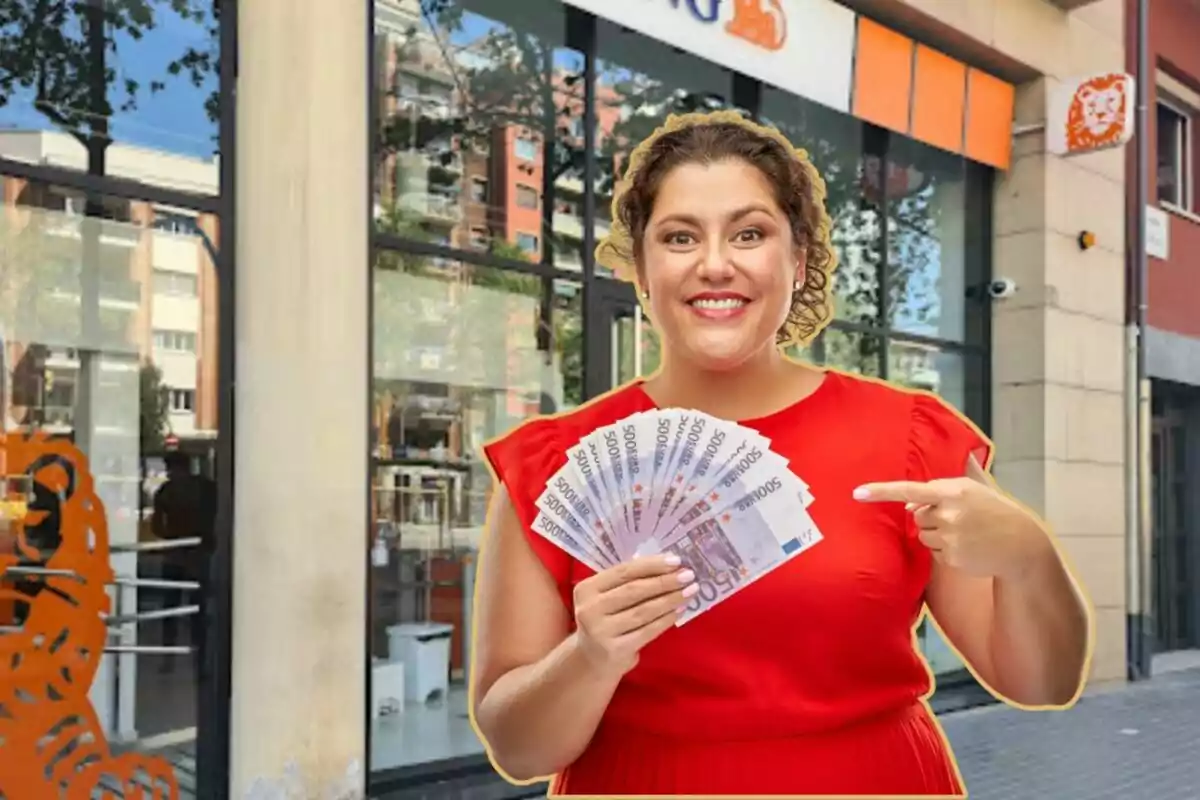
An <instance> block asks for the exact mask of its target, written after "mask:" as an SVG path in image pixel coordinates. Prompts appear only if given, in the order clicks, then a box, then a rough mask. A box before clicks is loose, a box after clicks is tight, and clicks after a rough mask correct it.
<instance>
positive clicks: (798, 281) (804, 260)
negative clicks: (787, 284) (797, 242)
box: [792, 247, 808, 286]
mask: <svg viewBox="0 0 1200 800" xmlns="http://www.w3.org/2000/svg"><path fill="white" fill-rule="evenodd" d="M807 269H808V250H806V249H805V248H803V247H797V248H796V273H795V275H794V276H793V278H792V281H793V283H794V284H795V285H797V286H803V285H804V278H805V274H806V271H807Z"/></svg>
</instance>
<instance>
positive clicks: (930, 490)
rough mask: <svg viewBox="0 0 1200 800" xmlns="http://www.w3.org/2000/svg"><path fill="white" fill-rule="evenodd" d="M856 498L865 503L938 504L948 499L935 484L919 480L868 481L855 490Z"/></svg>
mask: <svg viewBox="0 0 1200 800" xmlns="http://www.w3.org/2000/svg"><path fill="white" fill-rule="evenodd" d="M854 499H855V500H858V501H860V502H864V503H916V504H918V505H923V506H932V505H937V504H938V503H940V502H942V500H944V499H946V498H945V495H944V494H943V493H942V492H940V491H938V489H937V488H936V487H934V486H931V485H930V484H928V483H920V482H919V481H890V482H887V483H867V484H863V485H862V486H859V487H858V488H857V489H855V490H854Z"/></svg>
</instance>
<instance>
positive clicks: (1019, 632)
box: [472, 111, 1089, 796]
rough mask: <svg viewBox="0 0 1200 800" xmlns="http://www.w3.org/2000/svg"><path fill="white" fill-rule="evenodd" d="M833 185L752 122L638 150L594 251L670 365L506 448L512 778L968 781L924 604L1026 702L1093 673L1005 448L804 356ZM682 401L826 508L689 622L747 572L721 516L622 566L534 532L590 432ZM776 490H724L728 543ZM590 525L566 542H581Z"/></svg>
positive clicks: (725, 114)
mask: <svg viewBox="0 0 1200 800" xmlns="http://www.w3.org/2000/svg"><path fill="white" fill-rule="evenodd" d="M824 193H825V187H824V185H823V183H822V182H821V181H820V179H819V177H818V176H817V175H816V173H815V170H814V169H813V168H812V166H811V164H810V163H809V161H808V158H807V154H806V153H804V152H803V151H797V150H794V149H793V148H792V147H791V145H789V144H788V143H787V141H786V140H784V139H783V137H782V136H781V135H780V134H779V132H778V131H774V130H771V129H769V128H765V127H763V126H760V125H757V124H755V123H753V122H751V121H749V120H746V119H744V118H742V117H741V116H740V115H738V114H737V113H736V112H731V111H717V112H710V113H703V114H701V113H695V114H686V115H681V116H672V117H670V118H668V119H667V121H666V122H665V123H664V124H663V126H661V127H660V128H659V129H658V130H656V131H655V132H654V133H653V134H651V136H650V137H649V138H648V139H647V140H646V141H645V142H643V143H642V144H641V145H639V146H638V147H637V148H636V149H635V150H634V152H633V154H632V156H631V158H630V166H629V171H628V173H627V174H626V176H625V179H624V180H623V181H622V183H621V184H620V186H619V187H618V194H617V197H616V199H615V200H614V203H613V208H614V212H615V213H614V218H615V224H614V229H613V234H612V236H611V238H610V239H608V240H606V241H605V242H603V243H601V245H600V246H599V247H598V248H597V257H598V258H600V259H603V260H606V261H608V263H610V265H612V266H613V267H614V269H615V271H616V273H617V274H618V275H622V274H624V275H631V276H633V277H635V279H636V281H637V283H638V284H639V285H640V286H641V287H643V291H642V298H643V301H644V302H645V303H647V305H648V306H649V311H650V317H651V319H652V321H653V323H654V325H655V327H656V329H657V330H658V332H659V333H660V335H661V337H662V342H663V358H662V365H661V366H660V368H659V370H658V371H657V372H656V373H655V374H654V375H653V376H651V377H650V378H648V379H645V380H637V381H634V382H632V383H630V384H627V385H626V386H624V387H621V388H619V389H617V390H615V391H613V392H611V393H609V394H608V395H606V396H605V397H603V398H600V399H598V400H596V401H595V402H592V403H588V404H586V405H584V406H582V407H581V408H579V409H577V410H574V411H572V412H570V413H566V414H559V415H555V416H552V417H541V418H539V419H536V420H533V421H531V422H530V423H529V424H526V425H522V426H520V427H518V428H517V429H516V430H514V431H511V432H509V433H508V434H505V435H504V436H502V437H500V438H499V439H497V440H494V441H492V442H491V443H489V444H488V445H487V446H486V447H485V448H484V453H485V455H486V456H487V458H488V460H489V462H490V464H491V466H492V469H493V472H494V475H495V478H496V484H497V485H496V489H495V493H494V495H493V499H492V502H491V505H490V511H489V518H488V524H487V527H486V531H485V541H486V543H487V549H486V557H485V558H483V559H481V563H480V569H479V575H478V582H477V584H476V592H477V594H476V596H477V604H476V607H477V610H478V619H477V627H476V638H475V641H476V648H475V668H474V672H473V675H472V681H473V685H472V689H473V695H472V697H473V704H472V711H473V713H474V719H475V721H476V724H477V725H478V729H479V731H480V734H481V735H482V736H483V737H484V738H485V740H486V741H487V743H488V745H489V746H490V747H489V755H490V757H491V758H492V760H493V763H494V764H495V766H496V767H497V769H498V770H500V771H502V772H503V773H504V774H506V775H507V776H509V777H510V778H511V779H512V780H517V781H528V780H532V779H536V778H538V777H540V776H544V775H548V774H554V775H555V778H554V784H553V791H555V792H556V793H559V794H572V795H602V794H603V795H622V794H730V795H734V794H801V795H809V796H812V795H843V796H844V795H868V794H870V795H875V794H905V795H910V796H947V795H960V794H962V793H963V785H962V780H961V778H960V776H959V774H958V770H957V766H956V764H955V761H954V757H953V754H952V753H951V751H950V748H949V746H948V744H947V743H946V742H945V740H944V738H943V736H942V734H941V730H940V728H939V726H938V723H937V722H936V720H935V719H934V717H933V715H932V713H931V711H930V709H929V707H928V705H927V704H926V703H925V702H924V698H925V697H926V696H927V694H928V691H929V689H930V675H929V672H928V671H927V669H926V667H925V665H924V664H923V663H922V662H921V661H920V659H919V658H917V654H916V652H915V650H914V642H913V637H912V631H913V628H914V627H915V626H916V625H917V624H918V623H919V622H920V621H921V620H922V619H923V618H924V616H925V615H926V614H929V615H930V616H931V617H932V618H933V619H935V620H936V621H937V622H938V623H939V624H940V625H941V626H942V627H943V629H944V630H946V631H947V634H948V635H949V637H950V638H951V640H952V641H953V643H954V644H955V646H956V647H958V649H959V650H960V651H961V652H962V653H963V655H964V657H965V659H966V660H967V662H968V663H969V664H970V665H971V667H972V668H973V669H974V670H975V671H976V674H978V675H979V676H980V678H981V680H983V681H984V682H985V683H986V684H987V685H989V686H990V687H991V688H992V689H993V691H995V692H997V693H998V694H1002V695H1003V696H1005V697H1006V698H1007V699H1009V700H1010V701H1011V702H1013V703H1023V704H1027V705H1038V706H1056V707H1062V706H1065V705H1067V704H1069V703H1070V702H1072V701H1073V699H1074V697H1075V696H1076V695H1077V693H1078V692H1079V691H1080V690H1081V688H1082V685H1083V681H1084V679H1085V672H1086V657H1087V652H1088V646H1089V645H1088V627H1089V618H1088V608H1087V606H1086V604H1085V602H1084V600H1083V598H1082V596H1081V594H1080V593H1079V590H1078V588H1077V586H1076V583H1075V581H1074V578H1073V577H1072V576H1071V574H1070V573H1069V572H1068V570H1067V568H1066V567H1065V566H1064V564H1063V562H1062V561H1061V559H1060V557H1059V555H1058V552H1057V549H1056V548H1055V545H1054V542H1053V540H1052V539H1051V537H1050V536H1049V535H1048V534H1047V532H1046V531H1045V530H1044V529H1043V527H1042V526H1041V523H1040V521H1039V520H1038V519H1037V518H1036V517H1035V516H1033V515H1032V514H1031V513H1029V512H1027V511H1025V510H1024V509H1022V508H1021V507H1019V506H1018V505H1017V504H1015V503H1012V502H1011V501H1009V500H1008V499H1006V498H1005V497H1004V496H1003V495H1001V494H1000V492H999V491H997V490H996V488H995V487H994V484H993V483H992V482H991V479H990V478H989V477H988V476H987V474H986V472H985V470H986V468H987V466H989V464H990V461H991V450H992V445H991V443H990V442H989V441H988V440H987V439H986V438H985V437H984V436H983V435H982V434H981V433H980V432H979V430H978V429H977V428H975V427H974V426H973V425H971V424H970V423H969V422H967V421H965V420H964V419H963V418H962V417H961V416H960V415H958V414H957V413H956V412H954V411H953V410H952V409H951V408H950V407H949V406H947V405H946V404H945V403H943V402H941V401H939V400H938V399H936V398H935V397H934V396H932V395H930V394H927V393H912V392H908V391H905V390H902V389H899V388H895V387H892V386H888V385H887V384H884V383H882V382H876V381H869V380H866V379H858V378H854V377H852V376H849V375H846V374H843V373H839V372H833V371H827V370H822V369H818V368H815V367H813V366H812V365H811V364H808V363H804V362H798V361H792V360H790V359H788V358H786V357H785V356H784V354H783V348H781V347H780V345H781V344H782V345H789V344H792V343H793V342H795V343H800V344H804V343H807V341H808V340H809V339H811V337H812V336H813V335H815V334H816V333H818V332H819V330H820V329H821V327H822V326H823V324H824V323H826V322H827V321H828V319H827V317H828V315H827V309H826V305H825V303H826V297H825V291H826V286H827V284H828V278H829V273H828V271H829V270H830V269H831V268H832V267H833V266H834V263H835V262H834V259H833V258H832V257H831V253H830V250H829V234H830V220H829V217H828V215H827V213H826V210H825V205H824ZM660 409H681V410H682V409H695V410H696V411H698V412H699V413H701V414H709V415H711V416H714V417H716V418H718V419H723V420H727V421H740V424H741V425H742V426H743V428H748V429H750V430H753V431H756V432H757V433H758V434H759V435H761V436H763V437H765V440H766V441H769V442H770V443H771V450H772V451H773V452H774V453H777V454H778V455H779V456H781V457H782V459H781V460H782V463H785V464H786V465H787V469H789V470H791V471H792V472H794V473H795V474H796V475H806V474H807V475H812V476H813V483H812V487H813V494H814V496H816V497H818V498H820V499H819V500H817V501H816V502H815V503H814V504H813V505H812V508H811V519H812V520H813V523H814V524H815V526H816V527H817V528H818V529H820V530H821V531H822V532H823V537H824V538H823V540H822V541H821V542H820V544H818V545H817V546H815V547H814V548H813V549H812V551H811V553H805V554H802V555H800V556H799V557H797V558H795V559H793V560H791V561H789V562H786V563H784V564H781V565H779V566H778V567H777V568H774V569H772V570H771V571H770V573H769V574H766V575H763V576H762V577H761V580H753V585H750V584H749V583H748V584H747V586H746V587H745V589H744V590H743V591H742V592H741V593H740V594H738V595H737V597H736V599H732V598H731V599H730V600H729V601H728V602H727V603H725V604H723V605H721V606H720V607H719V608H716V609H713V610H712V611H711V612H710V613H707V614H705V615H704V616H702V617H698V618H696V619H690V620H688V624H687V626H686V627H680V626H678V625H677V624H676V623H677V621H681V620H680V617H679V615H680V614H682V613H685V610H686V607H687V603H688V602H689V598H690V597H691V596H692V595H693V594H694V593H695V591H696V589H697V588H702V587H703V586H704V585H711V583H712V580H713V579H712V578H702V577H701V575H702V574H703V575H706V576H711V575H714V574H717V575H720V576H721V578H722V579H725V580H731V577H730V576H731V575H737V574H742V575H746V574H748V573H747V572H745V571H742V572H740V573H738V572H736V571H734V572H732V573H729V574H726V573H724V572H723V570H724V569H725V567H723V566H721V565H722V564H724V563H726V562H725V561H723V560H722V559H723V557H722V556H719V555H716V549H717V547H716V545H715V544H713V543H712V542H708V543H706V542H705V540H704V539H703V533H702V525H700V524H698V526H697V528H696V531H695V538H694V539H693V538H691V537H692V536H693V531H691V530H688V529H687V526H684V525H680V526H679V527H677V528H673V529H672V532H671V533H670V534H669V536H670V537H679V538H680V539H682V540H683V541H684V542H687V543H688V545H686V546H683V549H684V550H685V551H687V552H688V553H689V555H688V556H687V557H686V559H683V560H681V558H679V557H676V558H674V560H672V559H671V558H670V557H667V558H663V557H662V556H661V555H660V556H648V557H644V558H639V557H634V558H632V559H631V560H627V561H622V562H620V563H617V564H616V565H615V566H607V567H605V566H602V565H597V566H589V565H588V562H587V560H586V555H585V556H584V558H583V560H577V558H576V557H574V556H572V555H569V554H568V551H569V549H570V548H565V549H559V548H557V547H556V546H555V545H554V544H553V543H552V542H551V541H550V539H549V537H546V538H543V537H542V536H539V532H540V531H541V530H543V529H544V526H543V527H539V525H538V523H537V520H539V519H540V518H539V516H538V515H539V509H544V508H546V507H547V506H546V504H545V503H546V498H547V496H548V495H549V496H553V492H552V491H551V490H550V489H548V488H547V486H548V482H549V480H550V478H551V476H552V475H553V474H554V473H555V472H556V471H557V470H558V469H559V467H560V465H561V464H562V463H563V462H564V461H565V460H566V459H567V453H568V452H582V451H574V450H573V449H572V448H573V446H574V444H575V443H576V442H578V441H580V439H581V438H582V437H584V436H586V435H587V434H588V433H590V432H592V431H595V430H597V429H598V428H601V427H603V426H606V425H611V424H613V423H617V422H620V421H622V420H626V419H633V418H636V417H638V415H639V414H642V413H644V412H651V411H655V410H660ZM681 413H683V414H687V413H689V412H686V411H683V412H681ZM735 435H741V434H735ZM584 457H585V458H586V456H584ZM670 470H671V473H672V475H674V474H675V472H676V471H677V467H671V468H670ZM580 474H582V475H587V474H588V472H587V471H586V470H585V471H583V472H581V473H580ZM881 478H882V479H884V481H885V482H882V483H881V482H879V481H880V479H881ZM888 478H892V480H891V481H890V482H889V481H887V479H888ZM897 478H904V479H905V480H896V479H897ZM605 480H606V481H607V479H605ZM675 480H685V479H684V478H682V477H679V478H671V482H672V483H673V482H674V481H675ZM686 480H688V481H689V482H690V480H691V479H686ZM756 480H757V479H756ZM616 481H617V483H618V484H619V482H620V477H619V473H618V477H617V478H616ZM725 485H728V484H725ZM764 485H765V484H764ZM701 491H703V490H701ZM742 491H743V489H741V488H739V489H738V492H742ZM719 496H720V495H719V493H717V492H714V493H713V495H712V498H711V499H712V500H713V501H715V500H716V498H717V497H719ZM735 496H741V495H735ZM753 496H756V495H755V493H754V492H750V493H747V494H746V495H745V499H744V500H742V501H738V502H737V503H729V505H728V506H727V507H726V509H725V511H720V506H717V508H716V509H715V510H716V511H717V515H718V516H719V517H720V519H721V525H728V526H731V527H729V528H728V529H727V530H726V531H725V533H724V534H723V535H727V536H729V537H730V538H731V539H732V538H736V537H737V535H738V534H739V533H743V532H744V531H741V530H738V529H737V526H738V525H739V518H738V516H737V510H736V509H735V506H737V507H738V508H740V506H741V503H742V502H749V501H750V498H751V497H753ZM706 502H708V499H707V498H706V499H705V500H701V501H699V502H698V503H697V508H701V507H704V508H707V506H706V505H705V503H706ZM906 502H907V503H908V504H909V505H907V506H905V505H904V504H905V503H906ZM700 513H703V512H700ZM731 519H732V521H730V520H731ZM742 524H743V525H744V524H745V523H744V522H742ZM802 524H806V523H803V522H802V520H801V519H800V518H799V516H797V517H796V518H791V525H792V526H793V527H799V526H801V525H802ZM577 530H578V533H577V535H576V539H571V534H570V533H567V532H566V531H562V532H561V534H562V535H563V536H565V537H566V539H568V540H570V541H576V540H583V541H586V538H584V537H585V535H586V534H587V530H586V529H585V528H578V529H577ZM681 531H682V532H681ZM633 535H634V536H635V537H643V536H644V537H649V536H652V535H654V534H652V533H651V532H648V531H644V530H642V529H641V528H640V527H639V528H638V529H637V530H636V531H635V533H634V534H633ZM689 548H690V549H689ZM692 549H694V550H695V551H696V552H695V553H694V554H692V553H691V550H692ZM710 551H711V552H710ZM576 552H579V551H576ZM636 552H637V553H640V552H642V550H641V549H640V548H639V549H638V550H637V551H636ZM681 564H682V565H681ZM797 619H803V620H804V623H803V624H802V625H798V624H793V623H794V622H795V621H796V620H797ZM785 632H786V635H784V634H785ZM813 653H821V654H822V658H820V659H813V658H812V654H813ZM700 663H702V664H703V667H702V668H701V669H699V670H697V668H696V667H697V665H698V664H700Z"/></svg>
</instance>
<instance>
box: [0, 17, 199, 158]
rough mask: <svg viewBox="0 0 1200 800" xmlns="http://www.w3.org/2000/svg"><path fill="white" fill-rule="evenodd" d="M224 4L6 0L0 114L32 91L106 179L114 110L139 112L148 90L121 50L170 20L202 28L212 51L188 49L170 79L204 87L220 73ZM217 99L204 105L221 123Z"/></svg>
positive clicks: (37, 104) (0, 28) (1, 20)
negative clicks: (122, 61) (219, 26)
mask: <svg viewBox="0 0 1200 800" xmlns="http://www.w3.org/2000/svg"><path fill="white" fill-rule="evenodd" d="M219 14H220V3H219V0H207V1H206V0H158V1H157V2H156V0H5V2H4V3H2V4H0V53H4V59H3V61H0V107H3V106H5V105H7V104H8V103H9V102H11V100H12V98H13V95H14V94H15V93H17V92H21V91H24V92H30V93H32V95H33V107H34V108H35V109H36V110H37V111H38V112H39V113H41V114H42V115H43V116H45V117H46V119H47V120H49V121H50V122H51V123H53V124H54V125H56V126H57V127H59V128H60V129H62V130H63V131H64V132H66V133H69V134H71V135H72V136H74V137H75V138H76V140H77V141H79V143H80V144H81V145H83V147H84V149H85V150H86V151H87V154H88V172H89V173H91V174H94V175H103V174H104V153H105V150H106V149H107V148H108V145H109V144H111V142H112V138H111V134H110V123H111V120H112V117H113V115H114V113H116V112H117V111H132V110H134V109H135V108H137V104H138V100H139V96H140V95H141V94H142V93H143V92H144V91H152V92H157V91H161V90H163V89H165V88H166V84H165V82H164V81H162V80H157V79H156V80H153V81H151V82H150V83H149V85H143V84H142V83H140V82H139V81H138V80H136V79H135V78H133V77H130V76H129V74H128V73H127V72H125V71H123V70H121V69H120V55H119V51H120V49H121V46H122V44H123V43H125V42H134V41H138V40H141V39H143V38H145V36H146V35H147V34H148V33H149V32H150V31H151V30H153V29H154V28H155V27H156V26H158V25H159V24H160V23H161V22H162V21H163V17H164V16H166V15H173V16H174V17H176V18H178V19H179V20H180V21H182V22H184V23H189V24H195V25H199V26H203V27H204V29H205V31H206V33H207V39H206V43H207V46H205V47H195V46H191V45H189V46H187V47H185V48H184V50H183V52H182V53H180V54H179V55H178V56H177V57H175V58H174V59H173V60H172V61H171V62H170V63H169V64H168V65H167V73H168V75H172V76H180V77H184V78H187V79H188V80H189V81H190V82H191V83H192V84H193V85H194V86H196V87H201V86H203V85H204V84H205V83H206V82H207V81H208V80H209V78H210V76H212V75H215V74H216V71H217V65H218V58H217V47H218V42H219V37H218V36H217V33H216V28H217V24H218V21H219ZM218 106H219V103H218V99H217V95H216V93H215V92H212V93H210V94H209V96H208V97H207V98H206V100H205V108H206V111H207V112H208V114H209V116H210V118H211V119H213V120H215V119H216V118H217V110H218Z"/></svg>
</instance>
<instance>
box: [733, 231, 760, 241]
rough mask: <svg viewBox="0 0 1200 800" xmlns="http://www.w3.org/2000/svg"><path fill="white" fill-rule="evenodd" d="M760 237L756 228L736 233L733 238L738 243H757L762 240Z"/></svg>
mask: <svg viewBox="0 0 1200 800" xmlns="http://www.w3.org/2000/svg"><path fill="white" fill-rule="evenodd" d="M762 237H763V234H762V231H760V230H758V229H757V228H747V229H746V230H744V231H738V232H737V234H736V235H735V236H734V237H733V238H734V240H735V241H738V242H757V241H759V240H760V239H762Z"/></svg>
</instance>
